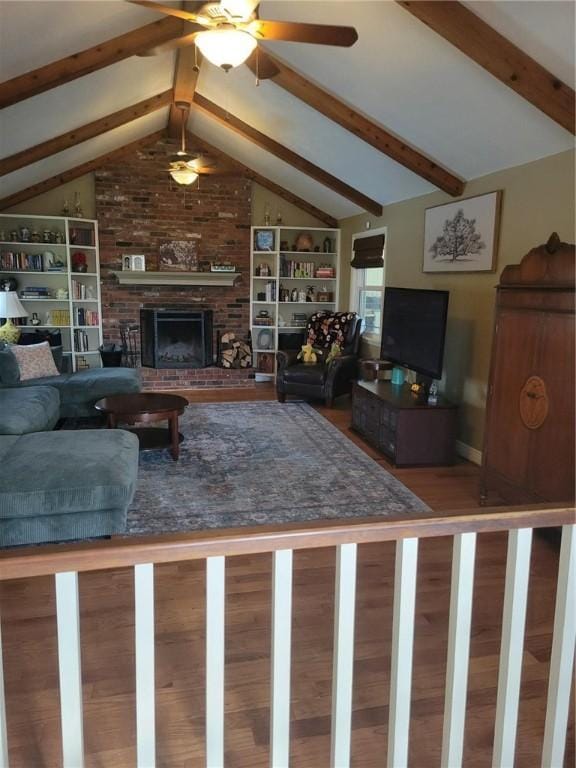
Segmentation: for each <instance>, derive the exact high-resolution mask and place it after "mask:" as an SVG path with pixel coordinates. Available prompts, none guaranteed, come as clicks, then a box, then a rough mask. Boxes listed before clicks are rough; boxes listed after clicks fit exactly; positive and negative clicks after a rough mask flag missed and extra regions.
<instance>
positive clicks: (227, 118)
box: [194, 93, 382, 216]
mask: <svg viewBox="0 0 576 768" xmlns="http://www.w3.org/2000/svg"><path fill="white" fill-rule="evenodd" d="M194 106H195V107H199V108H200V109H201V110H202V111H203V112H206V114H208V115H210V117H213V118H215V119H216V120H217V121H218V122H219V123H221V124H222V125H224V126H226V127H227V128H230V129H231V130H233V131H234V133H237V134H238V135H239V136H242V138H244V139H248V141H251V142H252V143H253V144H256V146H258V147H260V148H261V149H264V150H266V151H267V152H270V154H272V155H274V156H275V157H278V158H279V159H280V160H282V161H283V162H285V163H287V164H288V165H290V166H292V167H293V168H296V169H297V170H298V171H301V172H302V173H305V174H306V175H307V176H309V177H310V178H311V179H314V181H317V182H319V183H320V184H323V185H324V186H325V187H327V188H328V189H331V190H332V191H333V192H336V193H337V194H339V195H341V196H342V197H344V198H346V199H347V200H350V201H351V202H352V203H354V205H357V206H359V207H360V208H363V209H364V210H365V211H369V212H370V213H373V214H374V215H375V216H381V215H382V205H381V204H380V203H379V202H377V201H376V200H372V198H370V197H367V196H366V195H364V194H362V192H359V191H358V190H356V189H354V188H353V187H351V186H350V185H349V184H346V183H345V182H344V181H341V180H340V179H338V178H336V176H333V175H332V174H331V173H328V172H327V171H325V170H323V169H322V168H319V167H318V166H317V165H314V163H311V162H310V161H309V160H306V159H305V158H304V157H302V156H301V155H299V154H297V153H296V152H293V151H292V150H291V149H288V147H285V146H284V145H283V144H280V143H279V142H277V141H275V140H274V139H272V138H271V137H270V136H267V135H266V134H264V133H262V132H261V131H259V130H257V129H256V128H253V127H252V126H251V125H248V123H245V122H244V121H242V120H240V118H239V117H236V116H235V115H232V114H230V112H228V111H227V110H225V109H223V108H222V107H220V106H218V105H217V104H214V102H212V101H210V100H209V99H207V98H205V97H204V96H202V95H200V94H199V93H195V94H194Z"/></svg>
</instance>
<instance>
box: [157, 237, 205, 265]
mask: <svg viewBox="0 0 576 768" xmlns="http://www.w3.org/2000/svg"><path fill="white" fill-rule="evenodd" d="M158 269H159V270H160V272H198V238H193V239H191V240H171V241H170V242H168V243H163V244H162V245H161V246H160V253H159V257H158Z"/></svg>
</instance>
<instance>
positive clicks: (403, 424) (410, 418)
mask: <svg viewBox="0 0 576 768" xmlns="http://www.w3.org/2000/svg"><path fill="white" fill-rule="evenodd" d="M456 417H457V408H456V406H455V405H453V404H452V403H448V402H447V401H446V400H444V399H443V398H440V399H439V402H438V404H437V405H428V403H427V402H426V401H422V400H419V399H418V398H416V397H414V395H413V394H412V393H411V392H410V388H409V387H408V386H407V385H404V387H397V386H394V385H392V384H387V383H384V382H357V383H356V384H355V385H354V389H353V392H352V429H353V430H354V431H355V432H357V433H358V434H359V435H361V436H362V437H363V438H364V439H365V440H366V442H367V443H369V444H370V445H371V446H372V447H374V448H376V450H378V451H381V452H382V453H383V454H384V455H385V456H387V457H388V458H389V459H391V460H392V462H393V463H395V464H396V465H397V466H404V467H408V466H443V465H448V464H452V463H453V461H454V444H455V440H456Z"/></svg>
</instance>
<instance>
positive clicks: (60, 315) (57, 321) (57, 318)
mask: <svg viewBox="0 0 576 768" xmlns="http://www.w3.org/2000/svg"><path fill="white" fill-rule="evenodd" d="M50 320H51V322H50V323H49V325H70V310H68V309H53V310H52V311H51V312H50Z"/></svg>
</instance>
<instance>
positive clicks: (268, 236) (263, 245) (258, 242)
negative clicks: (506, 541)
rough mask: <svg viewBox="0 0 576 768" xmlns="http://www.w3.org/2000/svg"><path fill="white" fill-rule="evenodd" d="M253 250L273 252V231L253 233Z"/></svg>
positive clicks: (262, 230)
mask: <svg viewBox="0 0 576 768" xmlns="http://www.w3.org/2000/svg"><path fill="white" fill-rule="evenodd" d="M254 250H255V251H273V250H274V230H273V229H257V230H256V231H255V232H254Z"/></svg>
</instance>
